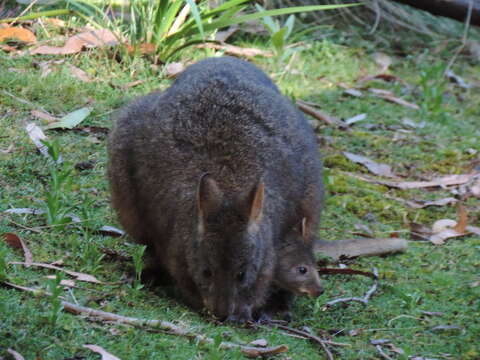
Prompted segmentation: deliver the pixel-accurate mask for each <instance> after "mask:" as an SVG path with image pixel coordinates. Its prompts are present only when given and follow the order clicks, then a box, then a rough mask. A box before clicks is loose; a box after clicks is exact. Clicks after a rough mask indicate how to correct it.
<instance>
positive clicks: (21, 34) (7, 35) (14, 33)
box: [0, 27, 37, 43]
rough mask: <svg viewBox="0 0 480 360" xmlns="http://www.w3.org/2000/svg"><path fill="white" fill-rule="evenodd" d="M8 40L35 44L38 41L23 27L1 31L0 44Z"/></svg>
mask: <svg viewBox="0 0 480 360" xmlns="http://www.w3.org/2000/svg"><path fill="white" fill-rule="evenodd" d="M7 40H14V41H22V42H25V43H34V42H36V41H37V38H36V37H35V35H34V34H33V33H32V32H31V31H30V30H27V29H24V28H22V27H7V28H3V29H0V42H4V41H7Z"/></svg>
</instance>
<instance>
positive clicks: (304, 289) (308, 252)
mask: <svg viewBox="0 0 480 360" xmlns="http://www.w3.org/2000/svg"><path fill="white" fill-rule="evenodd" d="M275 283H276V284H277V285H278V286H279V287H281V288H284V289H286V290H290V291H291V292H293V293H295V294H297V295H309V296H311V297H317V296H319V295H320V294H321V293H322V292H323V287H322V284H321V282H320V278H319V277H318V272H317V268H316V262H315V256H314V254H313V249H312V238H311V236H309V235H308V234H307V220H306V219H305V218H304V219H303V220H302V223H301V226H300V225H299V226H295V227H294V228H293V229H292V230H291V231H290V232H289V233H288V234H287V236H286V237H285V239H284V240H283V242H282V244H281V245H280V247H279V248H278V249H277V265H276V267H275Z"/></svg>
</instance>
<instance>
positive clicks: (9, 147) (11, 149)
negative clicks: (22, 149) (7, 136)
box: [0, 144, 14, 154]
mask: <svg viewBox="0 0 480 360" xmlns="http://www.w3.org/2000/svg"><path fill="white" fill-rule="evenodd" d="M13 148H14V146H13V144H10V145H9V146H8V148H6V149H5V150H4V149H0V153H2V154H10V153H11V152H12V151H13Z"/></svg>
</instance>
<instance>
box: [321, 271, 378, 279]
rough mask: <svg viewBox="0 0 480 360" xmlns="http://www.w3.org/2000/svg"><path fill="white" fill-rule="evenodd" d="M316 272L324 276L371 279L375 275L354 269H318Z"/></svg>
mask: <svg viewBox="0 0 480 360" xmlns="http://www.w3.org/2000/svg"><path fill="white" fill-rule="evenodd" d="M317 271H318V272H319V273H320V274H325V275H363V276H366V277H369V278H372V279H375V274H372V273H371V272H367V271H361V270H354V269H332V268H319V269H317Z"/></svg>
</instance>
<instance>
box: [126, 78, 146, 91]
mask: <svg viewBox="0 0 480 360" xmlns="http://www.w3.org/2000/svg"><path fill="white" fill-rule="evenodd" d="M145 81H146V80H135V81H130V82H129V83H126V84H124V85H122V86H120V88H121V89H122V90H127V89H130V88H132V87H134V86H137V85H140V84H143V83H144V82H145Z"/></svg>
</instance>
